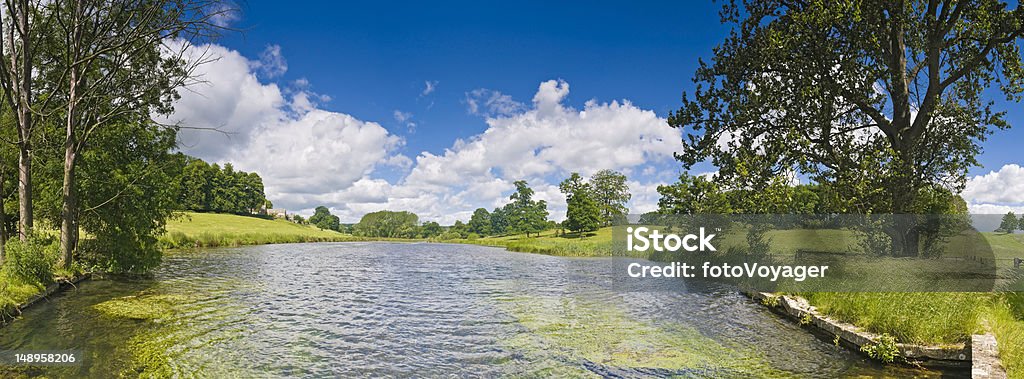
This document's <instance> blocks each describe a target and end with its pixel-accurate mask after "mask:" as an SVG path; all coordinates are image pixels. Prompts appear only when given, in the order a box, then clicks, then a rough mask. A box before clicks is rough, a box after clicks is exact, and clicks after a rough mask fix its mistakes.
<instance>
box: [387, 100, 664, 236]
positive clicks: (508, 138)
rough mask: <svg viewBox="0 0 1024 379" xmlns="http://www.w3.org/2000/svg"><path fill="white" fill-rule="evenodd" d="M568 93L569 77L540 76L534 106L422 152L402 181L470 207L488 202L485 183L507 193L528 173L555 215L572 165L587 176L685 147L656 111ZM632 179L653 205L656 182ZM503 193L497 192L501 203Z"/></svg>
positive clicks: (441, 200) (648, 160)
mask: <svg viewBox="0 0 1024 379" xmlns="http://www.w3.org/2000/svg"><path fill="white" fill-rule="evenodd" d="M568 93H569V85H568V83H566V82H564V81H554V80H552V81H546V82H544V83H541V84H540V85H539V86H538V90H537V93H536V94H535V95H534V101H533V107H531V108H530V109H524V110H521V111H519V112H517V113H512V114H509V115H504V116H502V115H496V116H493V117H489V118H487V120H486V122H487V124H488V128H487V129H486V130H485V131H484V132H483V133H481V134H478V135H475V136H472V137H469V138H466V139H457V140H456V141H455V142H454V143H453V144H452V146H451V147H450V148H448V149H445V151H444V152H443V153H440V154H434V153H430V152H424V153H422V154H420V155H419V156H417V157H416V164H415V165H414V166H413V168H412V171H411V172H410V173H409V175H408V176H407V177H406V178H405V179H404V181H403V182H402V183H401V184H400V185H401V186H403V187H406V188H411V189H414V190H413V191H411V192H414V193H418V192H427V193H434V194H439V196H438V197H437V198H436V201H437V202H438V203H442V204H443V203H445V202H448V203H449V204H448V205H449V206H450V208H453V209H458V208H460V207H465V208H469V209H468V210H471V208H472V205H471V204H477V205H479V204H484V203H487V202H486V201H483V200H484V199H472V197H473V196H472V194H473V193H475V192H477V191H480V186H482V185H484V184H488V185H490V186H491V187H490V188H503V191H504V192H503V193H504V194H506V195H507V193H508V192H510V191H511V189H512V186H511V183H512V182H513V181H515V180H519V179H525V180H528V181H529V182H530V184H531V187H533V189H534V190H535V191H536V192H537V195H536V196H537V198H538V199H544V200H547V201H548V202H549V208H550V209H551V210H552V218H553V219H560V218H561V217H563V215H564V207H565V204H564V203H565V201H564V197H563V195H562V194H561V193H560V192H559V191H558V188H557V183H558V182H559V181H560V180H561V179H562V178H563V177H564V176H566V175H567V174H568V173H569V172H571V171H578V172H580V173H581V174H583V175H585V176H587V175H591V174H593V173H594V172H597V171H599V170H601V169H606V168H607V169H614V170H622V171H625V170H628V169H632V168H633V167H641V166H645V165H649V164H652V163H655V162H658V161H671V160H672V154H673V153H674V152H677V151H678V150H679V149H680V148H681V144H680V143H679V140H680V138H681V136H680V132H679V131H678V130H676V129H673V128H670V127H668V125H667V123H666V121H665V120H664V119H662V118H660V117H658V116H657V115H655V114H654V112H652V111H649V110H643V109H640V108H638V107H636V106H634V105H633V104H631V103H630V102H628V101H623V102H618V101H612V102H611V103H598V102H597V101H589V102H587V103H586V104H585V106H584V108H583V109H579V110H578V109H574V108H571V107H567V106H565V105H564V104H563V103H562V102H563V101H564V99H565V98H566V97H567V95H568ZM501 96H504V95H501ZM487 98H493V96H488V97H487ZM507 100H509V101H512V100H511V99H510V98H509V99H507ZM478 105H479V104H478ZM634 183H636V184H637V185H638V186H641V187H642V188H641V187H638V188H640V189H641V190H642V192H643V194H644V196H641V197H638V202H639V203H640V204H641V207H640V208H643V209H638V210H644V211H647V210H652V209H648V208H651V204H655V205H656V203H657V199H656V197H654V196H656V195H652V193H656V191H655V188H656V187H657V183H655V184H650V183H645V184H641V183H639V182H634ZM652 191H653V192H652ZM506 197H507V196H506ZM652 198H653V201H652V200H651V199H652ZM491 199H493V197H492V198H491ZM473 200H479V201H473ZM505 200H506V199H504V198H499V204H503V203H504V202H505ZM492 202H493V200H492ZM432 204H433V203H432ZM488 205H490V204H488ZM435 216H437V217H442V218H446V217H445V215H444V214H438V215H435Z"/></svg>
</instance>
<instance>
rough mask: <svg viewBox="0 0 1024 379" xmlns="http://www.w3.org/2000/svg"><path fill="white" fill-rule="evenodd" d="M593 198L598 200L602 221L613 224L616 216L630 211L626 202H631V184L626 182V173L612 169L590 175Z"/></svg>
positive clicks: (622, 215)
mask: <svg viewBox="0 0 1024 379" xmlns="http://www.w3.org/2000/svg"><path fill="white" fill-rule="evenodd" d="M590 186H591V187H592V194H593V200H594V201H595V202H597V206H598V208H599V209H600V210H601V222H602V223H603V224H604V225H611V224H612V222H613V221H614V220H615V219H616V218H621V217H624V216H625V215H626V213H628V212H629V209H627V208H626V203H628V202H629V199H630V197H632V195H630V193H629V185H627V184H626V175H623V174H622V173H619V172H616V171H612V170H601V171H598V172H597V173H595V174H594V176H592V177H590Z"/></svg>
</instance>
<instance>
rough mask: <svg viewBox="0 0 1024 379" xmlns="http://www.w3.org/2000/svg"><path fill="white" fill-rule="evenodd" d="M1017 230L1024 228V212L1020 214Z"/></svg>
mask: <svg viewBox="0 0 1024 379" xmlns="http://www.w3.org/2000/svg"><path fill="white" fill-rule="evenodd" d="M1017 230H1024V214H1022V215H1020V221H1019V222H1017Z"/></svg>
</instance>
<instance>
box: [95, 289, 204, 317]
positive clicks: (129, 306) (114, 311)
mask: <svg viewBox="0 0 1024 379" xmlns="http://www.w3.org/2000/svg"><path fill="white" fill-rule="evenodd" d="M194 299H195V298H194V297H190V296H185V295H167V294H160V295H138V296H125V297H120V298H117V299H113V300H107V301H104V302H102V303H99V304H96V305H94V306H93V309H95V310H97V311H99V312H100V313H102V314H104V315H106V316H109V317H114V318H126V319H131V320H159V319H166V318H170V317H172V316H173V315H174V307H175V304H183V303H188V302H191V301H193V300H194Z"/></svg>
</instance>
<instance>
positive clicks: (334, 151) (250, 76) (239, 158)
mask: <svg viewBox="0 0 1024 379" xmlns="http://www.w3.org/2000/svg"><path fill="white" fill-rule="evenodd" d="M190 50H191V51H193V52H194V53H192V57H193V58H197V57H200V56H203V54H205V55H206V56H210V57H216V58H217V59H215V60H212V61H210V62H209V63H206V64H203V65H201V66H199V73H200V74H201V75H202V76H203V79H205V80H204V82H203V83H202V84H199V85H196V86H194V87H191V88H189V89H188V91H181V95H182V96H181V99H179V100H178V101H177V102H176V103H175V112H174V114H173V115H172V116H171V117H169V118H167V119H166V120H163V121H165V122H172V123H177V124H179V125H182V126H184V127H186V129H183V130H182V132H181V133H180V134H179V140H180V141H181V144H180V146H179V148H180V150H182V151H183V152H185V153H187V154H190V155H194V156H197V157H200V158H203V159H205V160H208V161H212V162H232V163H233V164H234V165H235V167H236V168H238V169H240V170H245V171H255V172H258V173H259V174H260V175H261V176H262V177H263V178H264V185H265V188H266V193H267V196H268V198H270V199H272V200H273V201H274V203H275V204H278V205H279V206H281V207H284V208H288V209H293V210H296V209H307V208H309V209H312V208H313V207H315V206H317V205H321V204H328V205H334V204H332V202H334V203H338V202H339V201H344V200H347V199H350V198H351V199H353V201H364V200H366V199H367V198H366V197H365V196H362V197H361V196H357V195H355V194H354V192H359V191H362V190H367V191H368V188H370V187H368V186H366V183H374V184H378V185H379V184H380V183H379V182H376V181H372V179H367V177H368V175H370V174H371V173H372V172H374V170H375V169H376V168H377V167H379V166H393V167H406V168H407V167H408V165H409V164H410V162H411V160H410V159H409V158H408V157H405V156H401V155H399V154H396V153H395V151H396V150H397V149H398V148H399V147H401V146H402V145H403V144H404V140H403V139H402V138H401V137H398V136H395V135H392V134H390V133H389V132H388V131H387V129H385V128H384V127H382V126H381V125H380V124H378V123H375V122H368V121H363V120H359V119H357V118H355V117H353V116H351V115H348V114H344V113H338V112H330V111H326V110H323V109H321V108H320V107H319V103H320V102H326V101H329V98H328V97H326V96H323V95H318V94H315V93H313V92H310V91H309V90H308V88H309V84H308V82H306V81H305V80H300V81H297V82H296V83H294V88H290V89H287V90H282V89H281V88H279V87H278V86H277V85H276V84H272V83H270V84H266V83H261V82H260V80H259V79H258V78H257V76H256V74H255V71H256V70H262V69H264V68H265V67H266V66H265V65H264V64H263V63H256V62H253V61H250V60H248V59H246V58H245V57H243V56H242V55H240V54H239V53H238V52H237V51H234V50H230V49H227V48H224V47H222V46H219V45H204V46H195V47H192V48H191V49H190ZM204 127H216V128H218V129H219V130H221V132H212V131H209V130H198V129H195V128H204ZM366 180H371V181H370V182H366ZM357 183H361V184H360V185H356V184H357ZM370 193H374V194H380V193H381V192H379V191H378V192H370Z"/></svg>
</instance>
